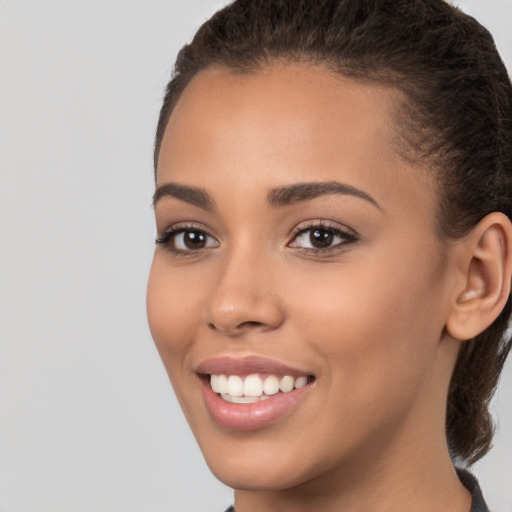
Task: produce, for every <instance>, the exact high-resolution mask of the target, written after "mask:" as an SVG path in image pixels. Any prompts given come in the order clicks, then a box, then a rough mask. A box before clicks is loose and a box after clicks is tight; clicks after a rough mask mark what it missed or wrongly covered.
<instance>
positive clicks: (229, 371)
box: [195, 356, 316, 430]
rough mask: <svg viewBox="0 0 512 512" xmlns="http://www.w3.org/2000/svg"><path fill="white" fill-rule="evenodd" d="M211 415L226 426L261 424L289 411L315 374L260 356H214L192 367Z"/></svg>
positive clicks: (305, 392) (308, 389)
mask: <svg viewBox="0 0 512 512" xmlns="http://www.w3.org/2000/svg"><path fill="white" fill-rule="evenodd" d="M195 373H196V375H197V376H198V377H199V382H200V383H201V389H202V394H203V397H204V404H205V406H206V409H207V411H208V413H209V415H210V417H211V419H212V420H213V421H214V422H215V423H216V424H217V425H219V426H220V427H223V428H226V429H229V430H255V429H260V428H265V427H267V426H270V425H272V424H273V423H275V422H277V421H280V420H281V419H283V418H286V417H288V416H289V415H291V414H292V413H293V412H294V411H295V410H296V409H297V408H298V407H300V404H301V403H302V402H303V401H304V400H305V399H306V397H307V396H308V395H309V394H310V393H311V391H312V389H313V388H314V384H315V382H316V377H315V376H314V375H313V374H311V373H309V372H308V371H306V370H305V369H299V368H293V367H290V366H288V365H286V364H283V363H281V362H279V361H275V360H272V359H267V358H261V357H255V356H250V357H242V358H237V357H230V356H225V357H216V358H213V359H209V360H207V361H203V362H202V363H201V364H199V365H198V366H197V367H196V368H195Z"/></svg>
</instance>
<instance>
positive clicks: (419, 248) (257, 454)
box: [147, 64, 470, 512]
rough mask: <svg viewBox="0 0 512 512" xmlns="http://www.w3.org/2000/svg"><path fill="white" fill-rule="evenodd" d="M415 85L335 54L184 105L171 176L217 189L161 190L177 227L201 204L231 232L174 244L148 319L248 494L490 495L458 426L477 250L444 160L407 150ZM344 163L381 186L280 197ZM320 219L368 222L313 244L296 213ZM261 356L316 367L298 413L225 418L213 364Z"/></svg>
mask: <svg viewBox="0 0 512 512" xmlns="http://www.w3.org/2000/svg"><path fill="white" fill-rule="evenodd" d="M400 100H401V97H400V94H399V93H398V92H397V91H395V90H393V89H390V88H385V87H381V86H377V85H363V84H361V83H357V82H355V81H351V80H350V79H345V78H340V77H339V76H334V75H332V74H331V73H330V72H329V71H327V70H325V69H322V68H319V67H311V66H310V67H308V66H305V65H298V64H293V65H292V64H275V65H272V66H269V67H267V68H265V69H263V70H260V71H258V72H256V73H252V74H246V75H240V74H234V73H233V72H230V71H228V70H224V69H209V70H206V71H203V72H201V73H200V74H198V75H196V76H195V77H194V78H193V79H192V81H191V82H190V84H189V85H188V86H187V88H186V89H185V91H184V92H183V94H182V96H181V98H180V100H179V101H178V103H177V105H176V107H175V109H174V111H173V113H172V115H171V118H170V121H169V124H168V127H167V129H166V132H165V136H164V139H163V144H162V148H161V152H160V155H159V161H158V174H157V186H162V185H165V184H168V183H171V182H173V183H178V184H180V185H185V186H190V187H199V188H202V189H204V190H206V191H207V192H208V194H209V195H210V196H211V198H212V200H213V202H214V204H215V206H214V207H213V208H212V209H210V210H207V209H204V208H201V207H198V206H195V205H192V204H190V203H188V202H187V201H184V200H182V199H178V198H176V197H172V196H170V195H165V196H163V197H161V198H159V200H158V201H157V202H156V204H155V216H156V224H157V231H158V233H159V234H160V235H161V234H162V233H165V232H166V231H167V230H169V229H170V228H172V226H173V225H176V224H177V223H183V222H185V223H187V227H189V226H190V225H191V226H193V227H194V228H195V229H200V230H202V231H204V232H205V233H207V234H208V236H209V237H211V238H208V241H209V244H210V245H209V247H206V248H205V249H203V250H200V251H193V250H189V251H188V253H186V254H174V253H173V252H172V251H171V250H170V246H171V245H172V241H171V242H170V243H169V244H168V246H163V245H161V244H160V245H157V247H156V250H155V255H154V260H153V265H152V268H151V273H150V278H149V284H148V297H147V308H148V318H149V323H150V328H151V332H152V335H153V338H154V340H155V343H156V346H157V348H158V350H159V353H160V355H161V358H162V360H163V363H164V365H165V367H166V369H167V372H168V374H169V377H170V380H171V382H172V385H173V387H174V390H175V392H176V395H177V397H178V399H179V401H180V404H181V406H182V408H183V411H184V413H185V415H186V417H187V420H188V422H189V424H190V426H191V428H192V430H193V432H194V435H195V436H196V439H197V441H198V443H199V445H200V447H201V450H202V451H203V454H204V456H205V459H206V461H207V463H208V465H209V467H210V469H211V470H212V472H213V473H214V474H215V475H216V476H217V477H218V478H219V479H220V480H221V481H223V482H224V483H226V484H227V485H229V486H231V487H233V488H234V489H235V490H236V491H235V507H236V509H237V512H259V511H264V510H273V511H288V510H290V511H292V510H293V511H299V512H300V511H302V510H313V509H317V510H322V511H324V512H329V511H334V510H336V511H339V510H344V511H351V512H355V511H368V510H372V511H373V512H379V511H391V510H392V511H394V512H396V511H402V510H403V511H412V510H414V511H418V512H421V511H432V510H452V511H455V512H457V511H460V512H468V511H469V509H470V496H469V493H468V492H467V491H466V490H465V489H464V488H463V486H462V485H461V484H460V482H459V480H458V478H457V476H456V474H455V472H454V470H453V467H452V463H451V461H450V458H449V455H448V450H447V447H446V439H445V432H444V420H445V407H446V396H447V389H448V384H449V379H450V376H451V373H452V370H453V366H454V364H455V360H456V356H457V353H458V349H459V342H458V341H457V340H456V339H454V338H453V337H452V336H450V335H449V334H448V333H447V330H446V325H447V322H449V321H452V320H453V302H454V297H455V296H456V295H457V294H460V293H461V291H462V289H463V286H461V272H459V271H458V268H459V266H460V255H461V254H464V250H465V249H464V245H461V244H453V246H448V245H447V244H445V243H443V242H442V241H441V240H440V239H439V238H438V235H437V232H436V219H435V209H436V199H437V197H438V194H437V191H436V187H435V184H434V182H433V180H432V179H431V173H429V172H428V171H427V170H426V169H423V168H419V167H414V165H413V164H412V163H411V162H406V161H405V160H404V159H402V158H401V157H400V156H399V154H398V151H397V148H396V146H395V140H396V133H397V128H396V127H395V125H394V122H393V114H394V112H395V109H396V106H397V104H398V103H399V102H400ZM333 180H336V181H337V182H341V183H344V184H348V185H350V186H351V187H356V188H357V189H358V190H360V191H363V192H364V193H365V194H367V195H368V196H370V197H371V198H372V199H373V200H374V201H375V203H376V204H374V203H373V202H372V201H370V200H367V199H364V198H361V197H357V196H354V195H350V194H348V195H347V194H328V195H324V196H322V197H317V198H314V199H311V200H307V201H300V202H298V203H295V204H290V205H286V206H281V207H274V206H271V205H269V203H268V199H267V196H268V193H269V191H270V190H272V189H275V188H277V187H284V186H289V185H293V184H297V183H305V182H318V181H322V182H323V181H333ZM318 221H322V225H323V226H324V227H325V226H327V227H328V228H332V227H334V228H340V229H342V230H345V231H348V232H349V233H350V234H357V235H356V238H357V240H356V241H352V242H351V243H347V242H346V241H343V240H341V241H340V243H339V244H338V245H334V246H333V247H331V249H330V251H327V252H323V253H318V252H314V251H311V250H309V251H308V250H307V245H308V241H309V238H308V236H306V235H305V236H301V237H300V239H299V238H297V237H295V238H294V233H295V231H294V230H296V229H297V228H298V227H302V228H304V227H307V226H309V225H311V224H313V225H317V224H318ZM336 240H337V241H339V239H336ZM246 355H255V356H263V357H269V358H272V359H275V360H278V361H282V362H284V363H285V364H287V365H290V366H292V367H295V368H300V369H303V370H304V371H306V372H307V373H308V374H312V375H314V376H315V378H316V380H315V382H314V383H313V384H312V385H311V386H310V389H309V391H308V394H307V396H306V397H305V399H304V400H303V401H302V402H301V403H300V404H299V405H298V406H297V407H295V408H294V409H293V410H292V412H291V413H290V414H288V415H286V416H285V417H283V418H281V419H280V420H279V421H277V422H275V423H273V424H271V425H268V426H267V427H265V428H262V429H257V430H252V431H249V432H237V431H233V430H228V429H224V428H222V427H220V426H218V425H217V424H216V423H215V422H214V421H213V420H212V419H211V418H210V416H209V414H208V411H207V409H206V406H205V404H204V400H203V398H202V394H201V390H200V381H199V379H198V376H197V375H196V373H195V372H194V368H196V367H197V365H198V364H199V363H200V362H202V361H204V360H205V359H208V358H211V357H215V356H237V357H240V356H246ZM312 507H314V508H312Z"/></svg>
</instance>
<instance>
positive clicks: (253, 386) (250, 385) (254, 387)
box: [244, 375, 263, 396]
mask: <svg viewBox="0 0 512 512" xmlns="http://www.w3.org/2000/svg"><path fill="white" fill-rule="evenodd" d="M262 394H263V382H262V381H261V379H260V378H259V376H258V375H249V376H247V377H246V378H245V381H244V395H245V396H261V395H262Z"/></svg>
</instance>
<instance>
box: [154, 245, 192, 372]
mask: <svg viewBox="0 0 512 512" xmlns="http://www.w3.org/2000/svg"><path fill="white" fill-rule="evenodd" d="M178 275H179V273H177V272H173V271H172V270H171V269H169V268H167V265H166V264H165V258H164V257H162V255H160V254H155V257H154V259H153V264H152V266H151V271H150V274H149V280H148V288H147V299H146V308H147V315H148V323H149V328H150V331H151V335H152V337H153V340H154V342H155V345H156V347H157V349H158V351H159V353H160V356H161V358H162V360H163V363H164V365H165V367H166V369H167V371H168V373H169V376H170V377H172V375H171V370H172V369H171V368H170V365H173V367H176V366H178V365H179V364H180V363H183V362H184V354H185V353H186V351H187V349H188V348H189V347H190V346H191V343H192V340H193V335H194V332H195V330H196V328H197V325H198V317H197V302H198V296H199V295H200V294H199V291H198V292H197V293H194V287H190V286H187V281H186V280H185V281H184V280H180V279H177V276H178Z"/></svg>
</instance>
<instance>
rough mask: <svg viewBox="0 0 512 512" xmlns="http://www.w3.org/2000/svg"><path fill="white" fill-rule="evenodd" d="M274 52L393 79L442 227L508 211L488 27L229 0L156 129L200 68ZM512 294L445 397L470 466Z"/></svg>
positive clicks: (191, 49) (462, 230) (509, 135)
mask: <svg viewBox="0 0 512 512" xmlns="http://www.w3.org/2000/svg"><path fill="white" fill-rule="evenodd" d="M276 59H280V60H283V59H284V60H286V61H292V62H306V63H314V64H320V65H323V66H325V67H327V68H328V69H330V70H332V71H334V72H337V73H340V74H342V75H344V76H348V77H352V78H354V79H356V80H362V81H365V82H374V83H375V82H376V83H383V84H387V85H392V86H395V87H397V88H398V89H400V90H401V91H402V92H403V93H404V96H405V98H406V100H405V102H404V105H402V108H401V109H399V110H400V112H398V115H399V117H400V127H401V128H400V135H399V139H400V143H401V147H402V151H401V153H402V154H403V156H404V158H413V159H415V160H416V161H418V162H425V163H428V165H429V166H430V167H431V168H433V169H435V176H436V178H437V181H438V183H439V189H440V198H439V208H438V227H439V234H440V236H441V237H442V238H444V239H447V240H449V239H454V238H458V237H461V236H463V235H465V234H467V233H468V232H469V231H470V230H471V228H472V227H473V226H475V225H476V224H477V223H478V222H479V221H480V220H481V219H482V218H483V217H485V216H486V215H487V214H489V213H491V212H503V213H504V214H506V215H507V216H508V217H509V218H511V214H512V212H511V208H512V86H511V83H510V79H509V77H508V75H507V72H506V69H505V67H504V65H503V62H502V61H501V59H500V57H499V54H498V52H497V50H496V47H495V45H494V41H493V39H492V36H491V35H490V34H489V32H488V31H487V30H486V29H485V28H483V27H482V26H481V25H480V24H479V23H478V22H477V21H476V20H474V19H473V18H472V17H470V16H468V15H466V14H464V13H463V12H461V11H460V10H458V9H456V8H455V7H452V6H451V5H449V4H448V3H447V2H445V1H444V0H237V1H235V2H233V3H232V4H230V5H228V6H227V7H225V8H224V9H222V10H220V11H219V12H217V13H216V14H214V15H213V16H212V17H211V18H210V19H209V20H208V21H207V22H206V23H204V24H203V26H202V27H201V28H200V29H199V31H198V32H197V34H196V35H195V37H194V39H193V41H192V42H191V43H190V44H188V45H185V46H184V47H183V48H182V49H181V51H180V53H179V55H178V58H177V61H176V65H175V69H174V73H173V77H172V79H171V81H170V82H169V84H168V86H167V89H166V93H165V97H164V101H163V106H162V109H161V112H160V119H159V122H158V127H157V133H156V140H155V173H156V167H157V160H158V154H159V151H160V145H161V143H162V138H163V135H164V131H165V128H166V125H167V122H168V120H169V116H170V115H171V112H172V109H173V107H174V105H175V104H176V102H177V101H178V99H179V97H180V94H181V93H182V91H183V90H184V88H185V87H186V86H187V84H188V83H189V81H190V80H191V79H192V77H194V75H195V74H196V73H198V72H199V71H201V70H204V69H206V68H208V67H209V66H213V65H218V66H225V67H226V68H228V69H230V70H232V71H234V72H240V73H248V72H251V71H255V70H257V69H258V68H261V67H262V66H264V65H266V64H268V63H271V62H272V61H274V60H276ZM510 314H511V299H510V296H509V298H508V301H507V304H506V306H505V308H504V310H503V311H502V313H501V315H500V316H499V317H498V318H497V319H496V320H495V322H494V323H493V324H492V325H491V326H490V327H489V328H488V329H486V330H485V331H484V332H483V333H481V334H480V335H479V336H476V337H475V338H474V339H472V340H467V341H464V342H461V343H462V347H461V351H460V354H459V358H458V360H457V364H456V367H455V370H454V373H453V376H452V381H451V385H450V390H449V396H448V405H447V417H446V431H447V438H448V443H449V447H450V451H451V454H452V456H453V457H454V458H457V459H459V460H462V461H466V462H469V463H472V462H474V461H476V460H478V459H479V458H480V457H482V456H483V455H484V454H485V453H486V452H487V451H488V450H489V448H490V444H491V440H492V435H493V424H492V420H491V417H490V414H489V402H490V400H491V398H492V395H493V393H494V390H495V389H496V386H497V383H498V379H499V375H500V373H501V370H502V368H503V364H504V362H505V359H506V357H507V354H508V352H509V350H510V347H511V339H510V338H509V339H506V337H505V332H506V328H507V324H508V321H509V318H510Z"/></svg>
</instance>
